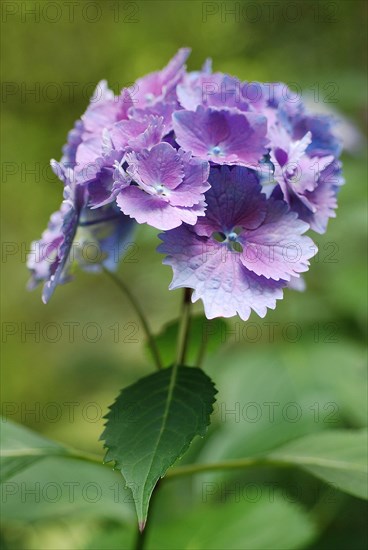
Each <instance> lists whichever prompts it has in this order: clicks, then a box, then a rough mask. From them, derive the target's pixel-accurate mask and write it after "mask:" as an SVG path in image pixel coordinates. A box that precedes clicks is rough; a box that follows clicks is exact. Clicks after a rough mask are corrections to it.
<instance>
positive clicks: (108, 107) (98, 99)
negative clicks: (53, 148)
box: [60, 80, 133, 171]
mask: <svg viewBox="0 0 368 550" xmlns="http://www.w3.org/2000/svg"><path fill="white" fill-rule="evenodd" d="M132 106H133V102H132V98H131V95H130V93H129V91H128V90H127V89H123V91H122V92H121V94H120V96H118V97H116V96H115V95H114V93H113V92H112V91H111V90H109V88H108V87H107V83H106V81H105V80H101V82H99V83H98V84H97V86H96V89H95V91H94V93H93V95H92V97H91V101H90V104H89V106H88V108H87V110H86V112H85V113H84V114H83V115H82V117H81V120H77V122H76V123H75V125H74V128H73V129H72V130H71V131H70V132H69V134H68V141H67V143H66V145H64V147H63V157H62V159H61V161H60V163H61V164H62V165H63V166H64V167H67V168H75V167H76V166H77V170H78V171H81V170H82V169H83V167H84V166H85V164H86V163H88V162H91V161H92V162H93V160H94V158H96V157H98V156H100V155H101V154H102V153H103V147H102V145H103V139H102V138H103V132H104V130H105V129H106V128H109V127H111V126H112V125H113V124H114V123H115V122H117V121H118V120H123V119H125V118H128V110H129V109H130V108H131V107H132ZM77 156H78V158H77Z"/></svg>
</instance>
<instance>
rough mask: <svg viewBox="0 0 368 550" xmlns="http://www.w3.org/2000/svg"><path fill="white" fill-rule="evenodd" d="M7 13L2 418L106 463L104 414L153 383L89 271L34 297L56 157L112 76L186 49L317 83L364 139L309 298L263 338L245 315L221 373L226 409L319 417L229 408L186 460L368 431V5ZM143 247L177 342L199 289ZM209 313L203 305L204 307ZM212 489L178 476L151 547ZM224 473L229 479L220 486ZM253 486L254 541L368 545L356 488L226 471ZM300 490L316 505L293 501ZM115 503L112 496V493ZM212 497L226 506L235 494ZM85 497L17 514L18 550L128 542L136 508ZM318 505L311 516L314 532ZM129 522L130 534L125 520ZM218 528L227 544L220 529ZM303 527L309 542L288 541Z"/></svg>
mask: <svg viewBox="0 0 368 550" xmlns="http://www.w3.org/2000/svg"><path fill="white" fill-rule="evenodd" d="M1 8H2V72H3V74H2V81H3V85H2V86H3V88H2V94H3V96H2V111H3V113H2V125H1V142H2V182H1V183H2V186H1V192H2V198H3V200H2V224H3V233H2V240H3V257H2V268H3V279H2V281H3V285H2V303H3V313H2V330H3V335H2V342H3V346H2V347H3V351H2V353H3V356H2V366H3V370H2V382H3V383H2V400H3V414H5V415H7V416H8V417H9V418H11V419H12V420H15V421H18V422H21V423H22V424H24V425H26V426H29V427H30V428H32V429H34V430H36V431H37V432H39V433H42V434H44V435H46V436H48V437H51V438H53V439H56V440H59V441H63V442H66V443H68V444H70V445H73V446H75V447H78V448H82V449H84V450H87V451H93V452H95V453H99V454H100V455H101V456H102V455H103V450H102V444H101V443H100V442H98V437H99V435H100V433H101V431H102V426H103V419H102V415H103V414H105V412H106V410H107V407H108V405H109V404H110V403H111V402H112V401H113V400H114V398H115V396H116V395H117V393H118V391H119V389H120V388H122V387H124V386H125V385H127V384H129V383H132V382H133V381H135V380H136V379H137V378H138V377H140V376H143V375H145V374H148V373H150V372H151V371H152V366H151V363H150V359H149V355H148V354H147V352H146V351H145V348H144V339H143V334H142V331H141V330H140V328H139V323H138V319H137V318H136V316H135V313H134V312H133V311H132V309H131V307H130V305H129V304H128V303H127V302H126V300H125V299H124V297H123V296H122V295H119V293H118V291H117V289H116V288H114V286H113V285H112V284H111V282H110V281H108V280H107V279H106V278H105V277H104V276H103V275H92V274H85V273H83V272H80V271H79V272H77V273H76V274H75V280H74V282H73V283H72V284H68V285H65V286H64V287H63V288H58V289H57V292H56V293H55V296H54V297H53V299H52V300H51V302H50V304H49V305H48V306H44V305H43V304H42V302H41V298H40V292H39V290H36V291H34V292H33V293H29V292H27V291H26V283H27V279H28V274H27V269H26V264H25V254H26V251H27V248H28V247H29V245H30V242H31V241H32V240H33V239H35V238H38V237H39V235H40V234H41V232H42V231H43V230H44V228H45V227H46V224H47V220H48V218H49V215H50V213H51V212H53V211H54V210H56V209H57V208H58V207H59V204H60V202H61V194H62V187H61V184H60V183H59V182H58V181H57V180H56V178H55V177H54V176H53V175H52V173H51V170H50V169H49V168H48V163H49V159H50V158H56V159H58V158H59V157H60V154H61V153H60V151H61V146H62V145H63V143H64V142H65V139H66V134H67V132H68V131H69V130H70V129H71V128H72V126H73V124H74V121H75V120H76V119H77V118H79V117H80V115H81V114H82V113H83V111H84V110H85V108H86V106H87V104H88V98H89V96H90V95H91V93H92V90H93V88H94V86H95V85H96V83H97V82H98V81H99V80H100V79H102V78H106V79H107V80H108V81H109V83H110V85H111V87H112V88H113V89H114V91H115V92H118V91H119V90H120V89H121V88H122V87H123V86H125V85H129V84H131V83H132V82H133V81H134V80H135V79H136V78H138V77H139V76H141V75H143V74H145V73H147V72H149V71H152V70H156V69H158V68H161V67H163V66H164V65H165V64H166V63H167V61H168V60H169V59H170V57H172V55H173V54H174V53H175V52H176V50H177V49H178V48H179V47H182V46H184V45H186V46H190V47H191V48H192V55H191V57H190V59H189V63H188V67H189V69H191V70H194V69H196V68H198V67H200V66H201V65H202V63H203V61H204V60H205V59H206V58H207V57H212V58H213V62H214V68H215V70H220V71H224V72H229V73H230V74H236V75H237V76H238V77H240V78H241V79H242V80H249V81H253V80H259V81H266V82H270V81H284V82H286V83H288V84H290V86H291V88H293V89H298V90H299V89H300V90H302V92H303V97H304V99H305V100H306V101H307V102H308V103H309V104H310V107H311V109H312V110H315V111H334V112H336V115H337V116H340V117H342V120H343V121H342V122H341V124H340V131H341V132H342V133H343V135H344V138H345V141H346V147H347V150H346V152H345V153H344V155H343V162H344V175H345V178H346V185H345V186H344V187H343V188H342V189H341V193H340V197H339V209H338V216H337V218H336V219H335V220H332V221H330V223H329V227H328V232H327V233H326V234H325V235H323V236H317V237H316V238H315V241H316V242H317V244H318V245H319V250H320V252H319V255H318V257H317V258H316V259H314V260H313V261H312V267H311V269H310V272H309V273H308V274H307V275H306V282H307V287H308V289H307V291H306V292H304V293H298V292H293V291H288V292H286V293H285V299H284V300H283V301H282V302H280V303H279V304H278V307H277V309H276V310H275V311H274V312H270V313H269V314H268V316H267V318H266V319H265V320H261V319H259V318H257V317H256V316H254V317H252V318H251V319H250V323H251V324H250V325H248V329H247V330H246V331H244V330H243V329H244V325H243V324H242V323H241V322H240V320H239V319H233V320H232V321H231V322H229V323H228V329H227V330H226V331H225V333H224V336H223V340H224V347H223V350H222V351H221V352H219V351H218V352H216V353H215V354H213V355H212V356H209V357H208V358H207V360H206V363H205V369H206V370H207V372H209V373H210V374H211V376H212V377H213V378H214V380H215V381H216V382H217V385H218V388H219V402H220V403H222V404H225V406H227V408H228V409H234V408H236V406H237V405H236V403H239V404H240V405H241V406H242V407H243V406H244V404H246V403H249V402H256V403H258V404H260V405H261V406H262V404H263V403H264V402H267V401H272V400H273V401H277V402H280V403H281V404H282V403H284V404H285V403H286V404H287V403H290V402H296V403H297V404H298V405H299V406H300V407H301V410H302V417H301V419H300V421H299V420H298V421H297V422H296V423H292V422H290V421H288V420H287V419H286V420H285V418H282V417H281V416H280V418H278V421H277V426H276V427H275V426H273V429H270V426H269V423H267V418H266V415H265V413H264V409H262V411H263V416H262V418H261V420H260V421H259V422H256V423H255V422H251V421H250V420H249V418H241V419H239V418H238V419H236V417H235V415H233V416H231V415H228V416H226V415H225V417H224V415H221V411H220V410H219V409H218V410H217V414H216V415H215V419H214V425H213V427H212V429H211V431H210V435H209V438H208V444H207V447H206V448H203V449H202V443H201V442H197V443H196V444H195V445H194V447H193V449H192V451H191V454H190V455H189V456H188V458H187V459H186V460H197V459H198V460H211V459H213V460H214V459H216V457H219V456H221V457H230V458H231V457H236V456H245V454H250V455H251V454H254V453H257V452H259V451H260V450H264V449H267V448H272V447H273V446H275V445H277V443H279V442H280V441H281V442H282V441H285V440H287V439H288V438H293V437H296V436H298V435H303V434H304V433H309V432H313V431H318V430H320V429H324V428H326V427H327V428H331V427H332V428H334V427H349V428H350V427H351V428H358V427H362V426H364V425H365V424H366V420H367V417H366V412H365V410H366V409H365V407H366V398H365V393H364V387H365V386H364V384H365V379H364V368H365V367H364V337H365V328H366V294H365V278H366V272H365V265H366V262H365V259H366V258H365V253H366V252H365V250H366V249H365V246H364V244H365V239H364V236H365V231H366V206H365V204H366V188H367V177H366V176H367V175H366V165H367V164H366V160H367V159H366V133H365V132H366V119H367V111H366V105H365V101H366V93H367V88H366V46H367V36H366V15H367V14H366V9H367V5H366V3H365V2H364V1H360V0H349V1H347V0H342V1H337V0H336V1H333V2H324V1H309V0H305V1H296V2H286V1H281V0H280V1H278V2H272V1H271V2H262V1H259V2H201V1H194V0H193V1H133V2H126V1H110V0H105V1H93V2H84V1H79V2H77V3H74V2H59V1H57V2H48V1H40V2H33V1H28V2H5V1H4V2H2V5H1ZM34 10H35V12H34V13H31V12H33V11H34ZM234 10H235V11H234ZM136 243H137V245H136V249H135V250H134V254H133V255H131V256H129V261H127V260H126V261H124V262H123V263H122V264H121V267H120V270H119V273H120V275H121V276H122V277H124V279H125V280H126V282H127V283H128V284H129V285H130V286H131V288H132V290H133V291H134V292H135V293H136V294H137V296H139V299H140V301H141V303H142V305H143V306H144V308H145V309H146V312H147V315H148V316H149V318H150V320H151V322H152V326H153V328H154V330H155V331H156V332H159V331H160V330H161V329H162V327H163V326H164V324H165V323H167V322H168V321H170V320H172V319H174V318H175V317H176V316H177V314H178V310H179V302H180V295H179V293H176V292H171V293H169V292H168V290H167V288H168V284H169V282H170V278H171V270H170V269H169V268H168V267H166V266H162V265H161V257H160V256H159V255H158V254H157V253H156V252H155V248H156V245H157V244H158V239H157V236H156V234H155V232H153V231H151V230H150V229H148V228H146V227H141V228H139V231H138V233H137V238H136ZM194 310H195V311H197V312H198V313H200V311H201V306H200V304H197V305H196V306H195V308H194ZM267 323H270V325H267ZM270 326H271V328H270ZM72 327H74V329H73V328H72ZM272 327H273V330H274V338H270V330H272ZM31 329H35V330H36V335H34V334H32V333H31V332H30V330H31ZM73 330H74V336H71V335H72V333H73ZM217 336H218V335H217ZM68 403H69V405H68ZM70 403H72V405H70ZM331 403H332V404H333V405H332V408H331V406H330V405H329V404H331ZM316 410H317V411H318V413H316V412H315V411H316ZM70 411H72V413H70ZM329 415H330V416H329ZM331 423H332V424H331ZM262 430H264V431H262ZM48 468H49V470H50V471H48ZM75 468H76V469H75V470H73V474H72V473H71V471H70V468H69V469H67V470H66V471H64V472H63V469H62V468H60V469H59V468H58V475H59V476H61V477H60V480H65V479H66V480H68V479H70V476H71V475H75V477H76V478H77V479H79V480H80V479H85V478H83V476H86V475H87V474H86V470H84V471H83V472H82V471H81V470H82V468H81V465H80V464H78V465H75ZM78 468H79V469H78ZM83 468H84V467H83ZM63 475H64V477H62V476H63ZM47 476H48V477H47ZM53 476H55V468H54V469H53V468H52V464H51V465H46V464H45V465H44V467H42V468H40V469H38V470H35V471H34V472H33V473H32V472H31V474H30V478H29V479H28V481H29V482H30V481H33V482H35V481H37V480H38V481H39V482H40V483H41V484H42V482H45V479H47V480H48V481H50V480H51V481H53V480H55V477H53ZM91 476H94V473H93V472H92V471H91ZM22 479H23V478H22ZM57 479H59V478H57ZM101 479H102V478H101ZM114 479H115V477H114ZM206 480H207V481H208V478H205V477H203V478H196V480H191V479H190V478H188V479H185V481H180V482H179V481H176V482H171V483H170V484H168V485H167V487H165V488H164V489H163V490H162V491H161V494H160V496H159V497H158V499H157V502H156V506H155V510H154V516H155V518H154V520H155V522H156V523H157V524H159V525H161V526H163V527H162V528H163V529H164V531H163V532H164V533H165V535H164V536H163V537H162V538H161V544H162V546H160V543H155V542H154V541H153V539H152V543H151V544H152V548H163V547H164V546H163V544H164V543H163V542H162V541H163V540H165V541H166V542H165V543H166V544H168V547H170V544H171V548H173V547H175V548H181V547H182V546H181V544H182V543H181V540H182V539H181V537H182V536H184V535H183V533H182V531H183V529H184V530H185V519H183V520H182V525H181V526H180V523H178V518H180V517H182V518H185V513H186V510H188V508H191V507H193V506H195V505H196V503H200V502H201V501H203V484H204V483H205V482H206ZM25 481H27V479H26V480H25ZM210 481H211V482H213V483H216V484H217V485H216V487H217V488H218V487H220V479H219V478H211V479H210ZM270 481H272V482H273V483H276V484H277V490H278V491H279V493H280V495H281V496H280V497H279V498H280V499H281V501H282V502H281V504H285V502H286V504H287V505H290V506H291V507H294V508H295V510H294V509H293V510H290V511H289V512H288V513H290V514H291V515H290V517H289V516H288V515H287V513H286V512H287V511H286V512H285V513H286V516H282V515H281V516H279V515H278V513H279V508H278V507H277V506H276V505H273V506H272V503H271V499H270V497H269V495H268V493H267V492H266V490H265V487H266V485H267V482H270ZM107 482H109V483H110V482H111V480H110V479H108V480H107V481H106V483H107ZM221 482H222V481H221ZM250 482H254V483H257V484H258V485H257V486H258V488H259V487H261V492H262V498H261V500H260V501H259V502H261V505H263V506H264V508H262V506H261V505H260V504H259V502H258V503H257V508H255V506H256V504H254V502H253V501H254V498H253V501H252V498H251V497H249V498H242V502H241V503H236V499H234V497H232V496H231V495H230V496H228V497H227V500H228V501H230V504H232V505H233V506H235V508H236V507H237V506H238V508H239V507H240V506H245V507H247V508H246V510H248V512H246V511H244V517H243V520H242V521H243V523H241V525H244V546H240V547H247V548H267V549H268V548H271V547H272V548H287V547H288V548H289V547H290V548H310V549H314V550H317V549H320V548H324V549H325V550H326V549H330V548H334V549H346V548H348V547H350V548H354V550H359V549H360V548H364V547H365V541H366V538H365V537H366V534H365V530H364V504H363V501H360V500H359V499H356V498H354V497H349V496H346V495H342V494H341V493H339V492H337V491H336V492H334V491H332V493H331V494H328V495H327V496H326V494H325V493H324V491H326V486H325V485H323V484H322V483H319V482H318V481H316V480H315V479H313V478H312V477H310V476H309V475H307V474H301V473H300V472H299V471H297V470H295V471H294V470H288V471H282V472H281V473H280V472H279V471H276V470H272V469H270V470H265V469H263V470H256V469H255V470H251V471H248V472H246V473H244V474H237V475H235V477H234V476H233V477H231V478H226V483H227V484H228V486H229V487H232V486H233V485H231V484H236V486H239V487H243V486H246V485H247V484H249V483H250ZM60 483H62V481H60ZM101 483H102V481H101ZM262 488H263V489H262ZM296 488H297V489H298V495H297V497H296V498H294V499H293V498H291V497H290V498H289V497H288V496H287V495H289V496H290V495H295V490H296ZM215 493H216V491H215ZM285 495H286V496H285ZM321 495H322V497H321ZM323 495H325V497H323ZM109 496H110V497H111V498H110V500H111V499H112V496H113V495H112V493H111V491H110V495H109ZM213 498H214V499H215V500H216V499H217V500H221V499H222V500H224V498H222V497H221V498H220V497H219V493H218V492H217V494H215V495H214V497H213ZM82 500H83V499H82V498H80V499H79V500H78V499H75V500H74V501H73V502H67V500H66V497H65V498H64V496H63V498H62V499H61V500H59V501H58V502H56V503H54V504H52V503H51V502H50V501H48V500H47V499H46V500H45V499H42V496H41V502H38V503H35V502H34V501H32V497H29V498H26V499H25V502H20V500H19V499H18V500H14V501H11V500H9V503H7V504H9V505H6V506H5V510H6V511H5V512H4V516H3V529H2V541H3V544H4V548H9V549H15V548H17V549H18V548H19V549H27V550H28V549H31V548H37V549H41V548H47V549H52V548H55V549H67V548H73V549H75V548H122V547H125V546H124V544H129V542H125V541H129V540H130V537H131V536H133V535H131V534H130V533H131V531H130V527H129V521H131V514H130V513H128V512H127V511H126V508H129V507H131V505H130V504H129V503H124V505H122V506H121V509H120V508H119V506H120V505H117V504H115V505H114V506H113V505H110V504H108V503H107V502H106V499H102V500H100V501H99V502H97V503H95V504H94V505H91V506H87V505H86V502H85V500H86V499H84V502H82ZM107 500H108V499H107ZM225 500H226V498H225ZM294 501H296V503H295V502H294ZM262 503H263V504H262ZM87 504H88V503H87ZM259 506H261V507H259ZM123 508H124V511H123ZM255 510H257V511H258V512H257V513H258V516H257V513H256V514H254V513H253V512H254V511H255ZM302 512H303V514H304V512H305V517H306V518H307V519H303V521H302V520H301V518H300V517H299V515H300V514H302ZM226 513H227V512H226V511H224V512H223V516H222V517H223V520H224V521H225V520H226V517H227V516H226ZM198 514H199V515H200V513H199V512H198ZM252 514H253V515H252ZM293 514H294V515H293ZM120 515H121V517H120ZM254 515H255V516H256V517H254ZM203 517H204V518H205V516H203ZM127 518H128V519H127ZM129 518H130V519H129ZM247 518H248V519H247ZM249 518H251V519H249ZM252 518H253V519H252ZM262 518H263V519H262ZM303 518H304V516H303ZM122 520H124V521H123V523H124V522H126V525H128V527H126V528H125V527H124V528H122V527H121V523H122ZM205 521H210V520H209V519H208V520H207V519H203V522H205ZM213 521H214V525H213V529H214V530H215V532H216V530H219V529H220V526H219V524H218V520H216V522H215V520H213ZM252 521H253V524H252ZM257 521H258V524H257ZM247 522H248V523H247ZM249 522H250V523H249ZM298 522H301V523H300V524H299V523H298ZM312 524H313V525H312ZM169 525H170V527H169ZM257 525H258V527H257ZM165 526H166V527H165ZM165 529H167V531H165ZM252 529H253V530H252ZM278 530H279V531H280V532H279V531H278ZM293 530H294V531H295V539H293V538H292V541H290V540H289V541H288V542H287V541H286V540H285V541H284V544H283V543H282V542H280V541H282V540H284V539H283V537H285V536H286V533H289V535H290V536H291V534H290V533H292V532H293ZM260 532H265V533H266V534H267V533H268V538H267V536H266V538H265V539H264V541H263V542H262V539H261V541H260V540H259V538H257V536H258V537H259V533H260ZM247 533H248V534H247ZM257 533H258V535H257ZM154 536H155V533H152V537H154ZM252 536H254V537H255V538H254V539H252V538H250V539H249V537H252ZM170 537H171V538H170ZM247 537H248V538H247ZM156 540H157V539H156ZM270 540H271V541H272V540H273V541H274V545H272V544H271V542H270ZM170 541H171V543H170ZM172 541H174V542H172ZM155 544H156V546H155ZM208 544H209V546H208V547H210V543H208ZM193 547H196V546H193ZM203 547H204V548H206V545H205V543H204V546H203ZM215 547H216V546H215ZM201 548H202V546H201Z"/></svg>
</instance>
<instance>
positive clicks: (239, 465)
mask: <svg viewBox="0 0 368 550" xmlns="http://www.w3.org/2000/svg"><path fill="white" fill-rule="evenodd" d="M174 370H175V367H174ZM174 374H175V373H174V372H173V375H172V378H174ZM30 455H32V456H40V457H44V456H46V455H45V450H44V449H15V450H12V451H9V453H6V452H5V451H2V452H1V456H3V457H4V456H6V457H10V456H11V457H13V458H14V457H21V456H30ZM47 456H57V457H60V458H72V459H75V460H83V461H84V462H89V463H93V464H98V465H99V466H104V465H105V463H104V462H103V459H102V457H101V456H99V455H97V454H94V453H87V452H84V451H79V450H77V449H73V448H64V449H63V448H62V449H57V448H56V449H55V450H54V452H53V450H52V449H47ZM106 465H107V466H110V467H111V465H110V464H109V463H107V464H106ZM253 466H254V467H257V466H277V467H288V466H294V465H293V464H288V463H287V462H284V461H281V460H274V459H270V458H267V457H258V458H257V457H255V458H239V459H232V460H222V461H221V462H213V463H209V464H186V465H185V466H177V467H176V468H172V469H171V470H169V471H168V472H167V474H166V476H165V479H166V478H168V479H172V478H176V477H183V476H188V475H193V474H201V473H203V472H213V471H216V470H241V469H244V468H250V467H253Z"/></svg>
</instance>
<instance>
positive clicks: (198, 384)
mask: <svg viewBox="0 0 368 550" xmlns="http://www.w3.org/2000/svg"><path fill="white" fill-rule="evenodd" d="M215 394H216V390H215V388H214V385H213V383H212V381H211V380H210V378H208V376H207V375H206V374H205V373H204V372H203V371H202V370H200V369H196V368H188V367H182V366H180V367H178V368H176V369H175V368H174V367H171V368H168V369H164V370H162V371H159V372H156V373H155V374H152V375H150V376H147V377H146V378H142V379H141V380H139V381H138V382H137V383H135V384H133V385H132V386H129V387H128V388H125V389H124V390H123V391H122V392H121V393H120V395H119V397H118V398H117V400H116V401H115V403H114V404H113V405H112V406H111V407H110V412H109V413H108V415H107V417H106V418H107V419H108V420H107V423H106V427H105V431H104V432H103V434H102V436H101V438H102V439H104V440H105V447H106V448H107V449H108V450H107V453H106V457H105V461H106V462H110V461H115V465H116V468H118V469H119V470H121V473H122V474H123V476H124V478H125V480H126V483H127V486H128V487H129V488H130V489H131V490H132V493H133V498H134V502H135V505H136V510H137V515H138V521H139V526H140V528H141V529H143V528H144V525H145V522H146V518H147V512H148V505H149V500H150V497H151V494H152V491H153V489H154V487H155V485H156V483H157V481H158V480H159V478H160V477H163V476H164V475H165V473H166V471H167V469H168V468H169V467H170V466H171V465H172V464H174V462H175V461H176V460H177V459H178V458H179V457H181V456H182V455H183V454H184V452H185V451H186V450H187V449H188V447H189V445H190V443H191V441H192V440H193V438H194V437H195V436H196V435H200V436H204V435H205V433H206V429H207V426H208V424H209V422H210V414H211V412H212V405H213V403H214V401H215Z"/></svg>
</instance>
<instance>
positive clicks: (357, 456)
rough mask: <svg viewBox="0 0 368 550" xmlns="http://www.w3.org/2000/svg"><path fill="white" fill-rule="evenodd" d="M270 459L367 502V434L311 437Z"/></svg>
mask: <svg viewBox="0 0 368 550" xmlns="http://www.w3.org/2000/svg"><path fill="white" fill-rule="evenodd" d="M269 457H270V458H273V459H276V460H280V461H282V462H285V463H288V464H295V465H296V466H300V467H302V468H303V469H304V470H307V471H308V472H310V473H311V474H313V475H315V476H317V477H319V478H320V479H323V480H324V481H327V482H328V483H330V484H332V485H333V486H335V487H337V488H339V489H341V490H342V491H345V492H347V493H350V494H352V495H354V496H357V497H360V498H365V499H366V498H368V495H367V481H368V479H367V459H368V456H367V432H366V430H356V431H351V430H331V431H330V432H324V433H320V434H313V435H309V436H306V437H302V438H301V439H298V440H296V441H293V442H291V443H289V444H288V445H285V446H283V447H281V448H279V449H277V450H276V451H274V452H272V453H271V454H270V455H269Z"/></svg>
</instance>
